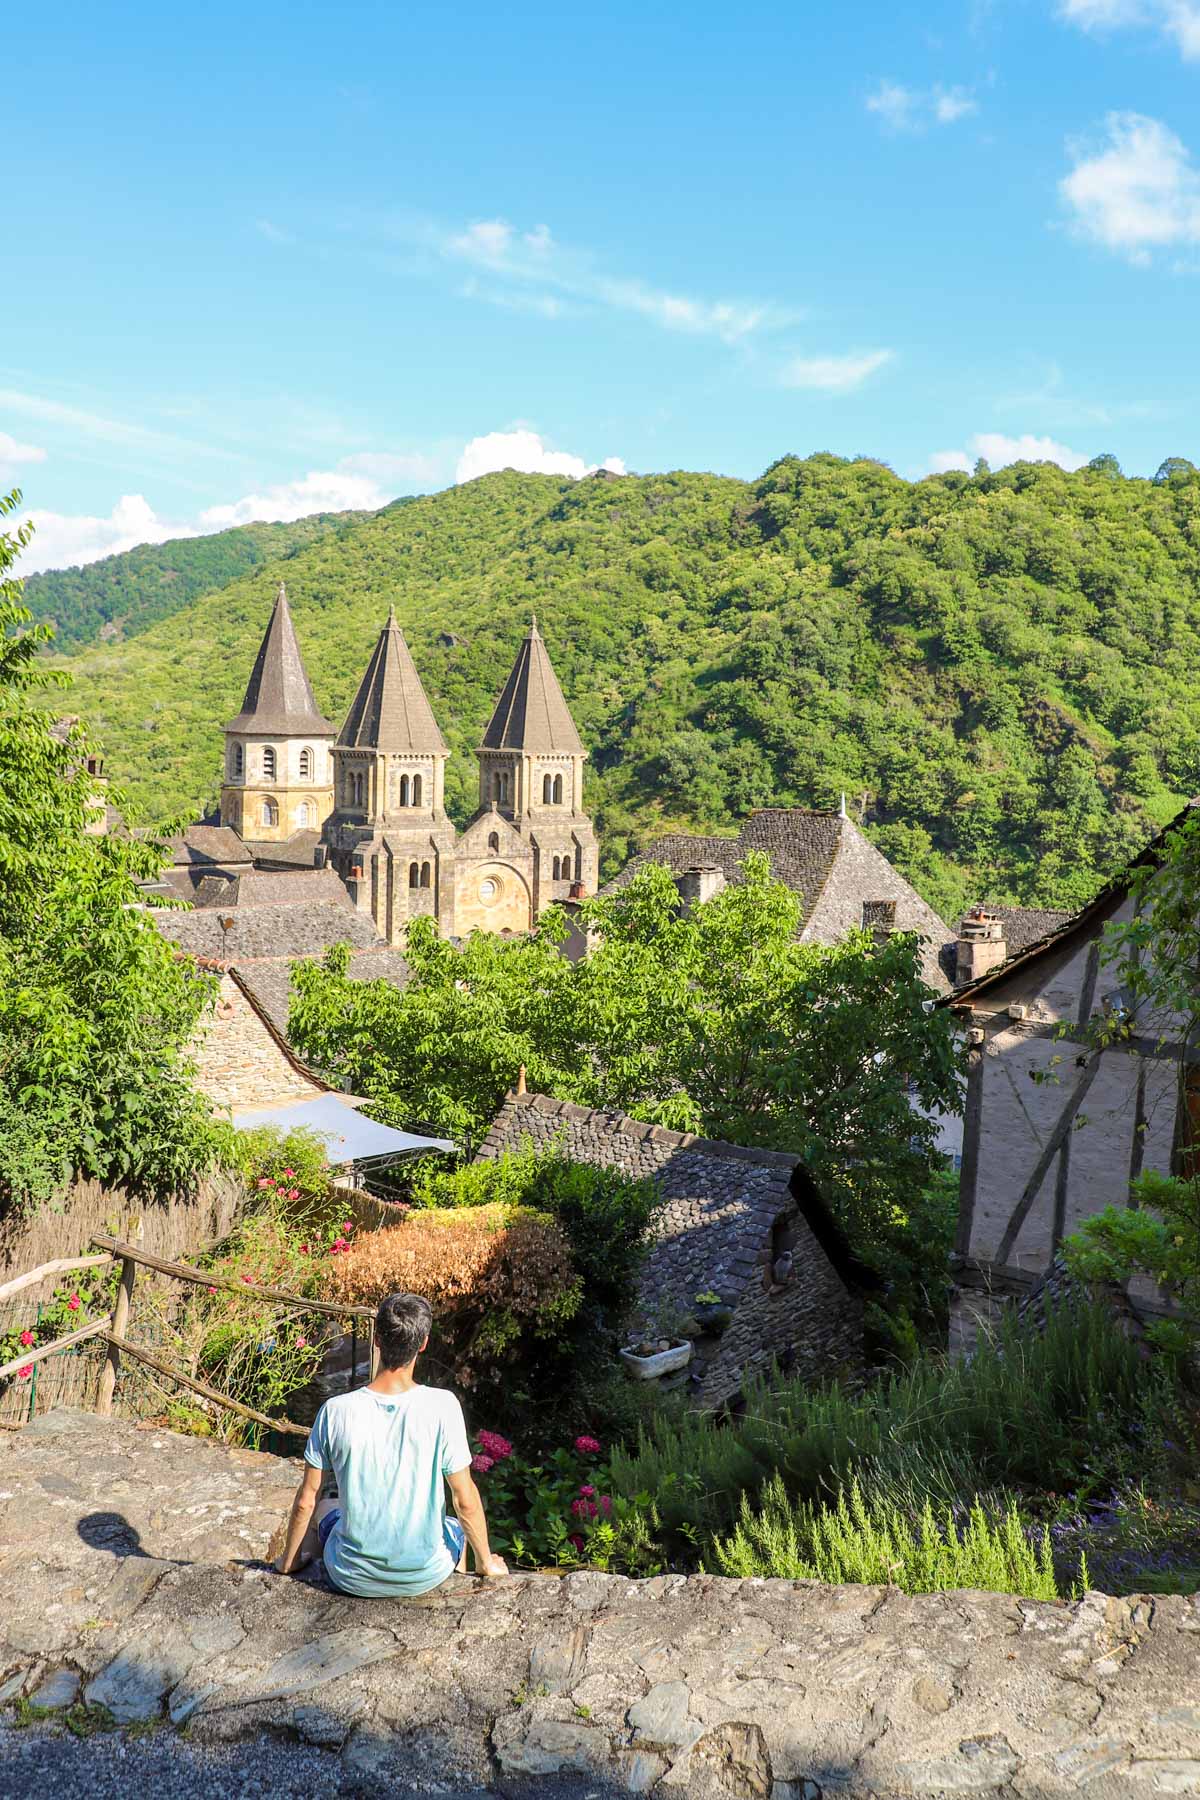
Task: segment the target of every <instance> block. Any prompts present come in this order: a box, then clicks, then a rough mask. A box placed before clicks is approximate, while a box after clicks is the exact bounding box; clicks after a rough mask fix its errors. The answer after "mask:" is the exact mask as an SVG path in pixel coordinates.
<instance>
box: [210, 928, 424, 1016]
mask: <svg viewBox="0 0 1200 1800" xmlns="http://www.w3.org/2000/svg"><path fill="white" fill-rule="evenodd" d="M305 960H307V959H306V958H304V957H286V956H282V957H276V958H260V959H259V960H257V961H255V960H248V959H243V960H242V961H240V962H237V963H234V964H233V965H232V967H233V970H234V973H235V974H236V975H237V976H238V978H239V979H240V981H241V983H242V985H243V987H245V988H246V989H247V990H248V991H249V992H250V993H252V994H253V996H254V999H255V1001H256V1003H257V1005H258V1007H259V1010H260V1011H261V1012H263V1013H264V1014H265V1015H266V1016H267V1017H268V1018H269V1019H270V1021H271V1023H272V1024H273V1026H274V1027H275V1029H276V1030H277V1031H278V1032H280V1033H281V1034H286V1032H287V1023H288V1009H289V1008H290V1006H291V1000H292V971H291V965H292V963H293V962H303V961H305ZM346 973H347V975H348V976H349V978H350V980H351V981H390V982H391V984H392V986H393V987H397V988H402V987H403V986H404V984H405V982H406V981H407V980H408V964H407V963H406V962H405V960H404V952H403V951H402V950H394V949H392V948H390V946H388V945H386V944H384V945H381V946H380V947H379V948H377V949H371V950H353V951H351V953H350V966H349V968H348V969H347V971H346Z"/></svg>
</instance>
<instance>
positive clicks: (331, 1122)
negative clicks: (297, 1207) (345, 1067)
mask: <svg viewBox="0 0 1200 1800" xmlns="http://www.w3.org/2000/svg"><path fill="white" fill-rule="evenodd" d="M233 1123H234V1125H235V1126H236V1127H237V1129H238V1130H239V1131H253V1130H255V1129H256V1128H257V1127H258V1126H260V1125H273V1126H274V1127H275V1129H276V1130H277V1131H311V1132H312V1133H313V1134H314V1135H315V1136H316V1137H319V1138H324V1140H325V1148H326V1154H327V1156H328V1157H329V1160H330V1162H331V1163H332V1164H333V1166H334V1167H335V1168H338V1167H340V1166H341V1165H342V1164H343V1163H359V1162H371V1161H373V1160H374V1158H376V1157H379V1156H404V1155H412V1154H413V1152H414V1151H417V1150H453V1149H454V1148H455V1146H454V1145H453V1144H452V1143H451V1142H450V1141H449V1139H448V1138H430V1137H417V1136H416V1135H415V1134H414V1133H413V1132H411V1131H397V1130H396V1128H395V1126H394V1125H379V1124H377V1123H376V1121H375V1120H374V1119H364V1118H363V1116H362V1114H361V1113H359V1112H356V1111H355V1110H354V1107H353V1106H351V1105H349V1104H348V1103H347V1102H346V1101H345V1100H343V1099H342V1097H341V1096H340V1095H339V1094H318V1095H317V1096H316V1098H315V1099H313V1100H293V1101H290V1102H288V1103H286V1104H284V1105H281V1106H265V1107H261V1108H259V1109H257V1110H256V1111H254V1112H239V1113H238V1114H237V1115H236V1117H235V1118H234V1121H233Z"/></svg>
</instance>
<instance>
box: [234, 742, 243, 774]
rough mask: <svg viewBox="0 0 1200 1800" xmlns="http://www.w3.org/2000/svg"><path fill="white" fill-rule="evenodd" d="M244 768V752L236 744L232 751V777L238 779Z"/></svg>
mask: <svg viewBox="0 0 1200 1800" xmlns="http://www.w3.org/2000/svg"><path fill="white" fill-rule="evenodd" d="M245 768H246V752H245V751H244V750H243V749H242V746H241V745H240V744H238V745H237V746H236V747H235V749H234V752H233V779H234V780H235V781H240V780H241V779H242V775H243V773H244V772H245Z"/></svg>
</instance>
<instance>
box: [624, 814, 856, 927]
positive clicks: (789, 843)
mask: <svg viewBox="0 0 1200 1800" xmlns="http://www.w3.org/2000/svg"><path fill="white" fill-rule="evenodd" d="M846 823H847V821H846V820H845V819H843V817H842V816H841V814H840V813H835V812H818V811H815V810H810V809H809V808H807V807H801V806H787V807H771V808H769V809H768V808H764V809H763V810H762V811H759V812H754V813H751V815H750V817H749V818H748V819H747V820H746V823H745V824H744V825H743V826H742V829H741V831H740V832H739V833H738V835H737V836H736V837H716V836H712V837H707V836H704V837H702V836H698V835H694V834H693V833H692V832H689V831H675V832H670V833H668V834H667V835H666V836H665V837H660V838H655V840H654V842H653V843H652V844H647V846H646V848H645V849H644V850H642V851H640V852H639V853H638V855H637V856H635V857H634V858H633V859H632V861H630V862H628V863H626V865H625V867H624V868H623V869H622V870H621V873H620V874H619V875H615V876H614V877H613V879H612V880H611V881H609V882H606V883H605V885H604V887H602V888H601V890H600V892H601V893H602V894H614V893H616V892H618V891H619V890H620V889H621V888H623V887H627V886H628V885H629V883H630V882H631V881H632V880H633V877H634V876H635V875H636V874H637V872H638V870H639V869H642V868H645V866H646V864H647V863H663V864H665V866H666V867H667V868H668V869H670V870H671V872H672V874H674V875H683V874H686V872H687V871H688V870H689V869H695V868H701V867H703V866H705V865H706V864H708V865H715V867H717V868H718V869H720V870H721V872H722V874H723V875H724V877H725V879H726V881H728V882H737V881H740V880H741V879H742V876H741V870H740V867H739V865H740V864H741V863H742V862H744V861H745V858H746V855H747V853H748V852H749V851H751V850H762V851H764V852H765V853H766V854H767V855H768V856H769V857H770V859H771V873H772V874H773V875H774V876H775V877H776V879H777V880H779V881H786V882H787V884H788V886H789V887H790V888H792V889H794V890H795V892H796V893H798V894H799V895H800V896H801V898H802V899H803V902H804V914H803V923H804V924H807V923H808V920H809V919H810V917H811V916H812V913H813V909H814V908H815V906H816V904H817V901H818V900H819V899H820V897H821V890H822V889H823V887H824V886H825V883H826V881H827V879H828V877H829V872H830V870H831V869H832V868H833V864H834V861H835V859H836V857H837V853H838V846H839V844H840V842H841V832H842V826H843V825H844V824H846ZM869 897H870V896H868V898H869Z"/></svg>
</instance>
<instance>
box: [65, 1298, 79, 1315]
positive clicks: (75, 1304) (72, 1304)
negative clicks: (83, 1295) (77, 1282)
mask: <svg viewBox="0 0 1200 1800" xmlns="http://www.w3.org/2000/svg"><path fill="white" fill-rule="evenodd" d="M67 1310H68V1311H69V1312H78V1311H79V1295H78V1294H72V1295H71V1298H70V1299H69V1300H68V1301H67Z"/></svg>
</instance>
